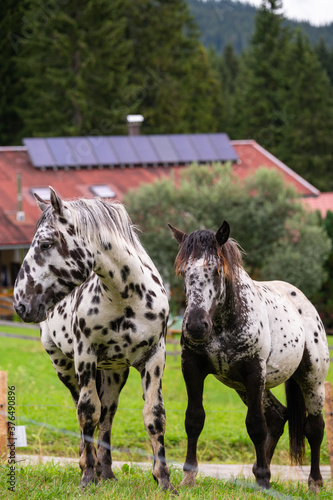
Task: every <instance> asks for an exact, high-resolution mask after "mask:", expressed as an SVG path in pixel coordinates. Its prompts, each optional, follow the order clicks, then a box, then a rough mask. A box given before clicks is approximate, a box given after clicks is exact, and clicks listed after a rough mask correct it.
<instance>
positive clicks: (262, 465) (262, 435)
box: [244, 358, 271, 488]
mask: <svg viewBox="0 0 333 500" xmlns="http://www.w3.org/2000/svg"><path fill="white" fill-rule="evenodd" d="M265 380H266V364H265V362H264V361H263V360H262V359H259V358H255V359H254V360H253V361H252V363H249V365H248V366H247V367H246V372H245V377H244V384H245V388H246V399H247V404H248V410H247V415H246V428H247V432H248V434H249V436H250V438H251V440H252V442H253V444H254V447H255V450H256V462H255V464H254V466H253V474H254V475H255V477H256V480H257V483H258V484H259V486H261V487H262V488H270V477H271V472H270V468H269V462H268V459H267V456H266V446H265V444H266V439H267V424H266V418H265V415H264V410H263V397H264V389H265Z"/></svg>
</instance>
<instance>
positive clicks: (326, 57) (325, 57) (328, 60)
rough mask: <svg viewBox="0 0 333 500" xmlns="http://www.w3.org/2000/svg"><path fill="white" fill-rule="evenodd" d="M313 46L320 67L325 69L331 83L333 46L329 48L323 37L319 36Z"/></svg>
mask: <svg viewBox="0 0 333 500" xmlns="http://www.w3.org/2000/svg"><path fill="white" fill-rule="evenodd" d="M314 48H315V52H316V54H317V57H318V59H319V61H320V63H321V65H322V67H323V68H324V69H325V70H326V71H327V75H328V77H329V79H330V82H331V84H332V85H333V47H332V48H331V50H329V49H328V47H327V45H326V43H325V41H324V39H323V38H321V39H320V41H319V42H318V43H317V45H315V47H314Z"/></svg>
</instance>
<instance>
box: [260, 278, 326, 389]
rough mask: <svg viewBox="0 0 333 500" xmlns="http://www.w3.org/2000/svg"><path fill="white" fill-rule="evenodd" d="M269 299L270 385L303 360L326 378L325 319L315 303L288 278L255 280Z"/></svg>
mask: <svg viewBox="0 0 333 500" xmlns="http://www.w3.org/2000/svg"><path fill="white" fill-rule="evenodd" d="M254 284H255V286H256V288H257V290H258V291H259V293H260V294H261V296H262V300H263V301H264V302H265V307H266V311H267V314H268V320H269V325H270V332H269V333H270V336H271V352H270V356H269V358H268V361H267V380H268V386H270V387H273V386H275V385H278V384H279V383H281V382H283V381H284V380H283V378H289V376H291V375H292V374H293V373H294V372H295V371H296V370H297V369H298V367H299V366H300V365H301V364H302V363H303V364H304V363H305V364H306V365H307V370H308V372H309V373H313V374H314V376H315V377H316V378H317V379H318V380H320V381H321V382H323V381H324V379H325V377H326V375H327V370H328V361H327V360H329V351H328V345H327V338H326V333H325V329H324V326H323V323H322V321H321V319H320V317H319V314H318V312H317V310H316V308H315V307H314V306H313V304H312V303H311V302H310V301H309V300H308V299H307V297H306V296H305V295H304V294H303V293H302V292H301V291H300V290H299V289H298V288H296V287H295V286H293V285H291V284H289V283H286V282H284V281H268V282H254Z"/></svg>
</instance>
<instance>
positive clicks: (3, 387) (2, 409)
mask: <svg viewBox="0 0 333 500" xmlns="http://www.w3.org/2000/svg"><path fill="white" fill-rule="evenodd" d="M6 455H7V373H6V372H1V371H0V458H1V457H2V456H4V457H6Z"/></svg>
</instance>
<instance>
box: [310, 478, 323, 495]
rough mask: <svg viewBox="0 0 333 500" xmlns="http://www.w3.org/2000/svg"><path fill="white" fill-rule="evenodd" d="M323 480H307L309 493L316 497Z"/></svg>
mask: <svg viewBox="0 0 333 500" xmlns="http://www.w3.org/2000/svg"><path fill="white" fill-rule="evenodd" d="M323 484H324V483H323V480H322V479H318V480H317V481H314V480H313V479H309V481H308V486H309V491H310V492H311V493H314V494H315V495H318V493H319V492H320V488H321V487H322V486H323Z"/></svg>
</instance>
